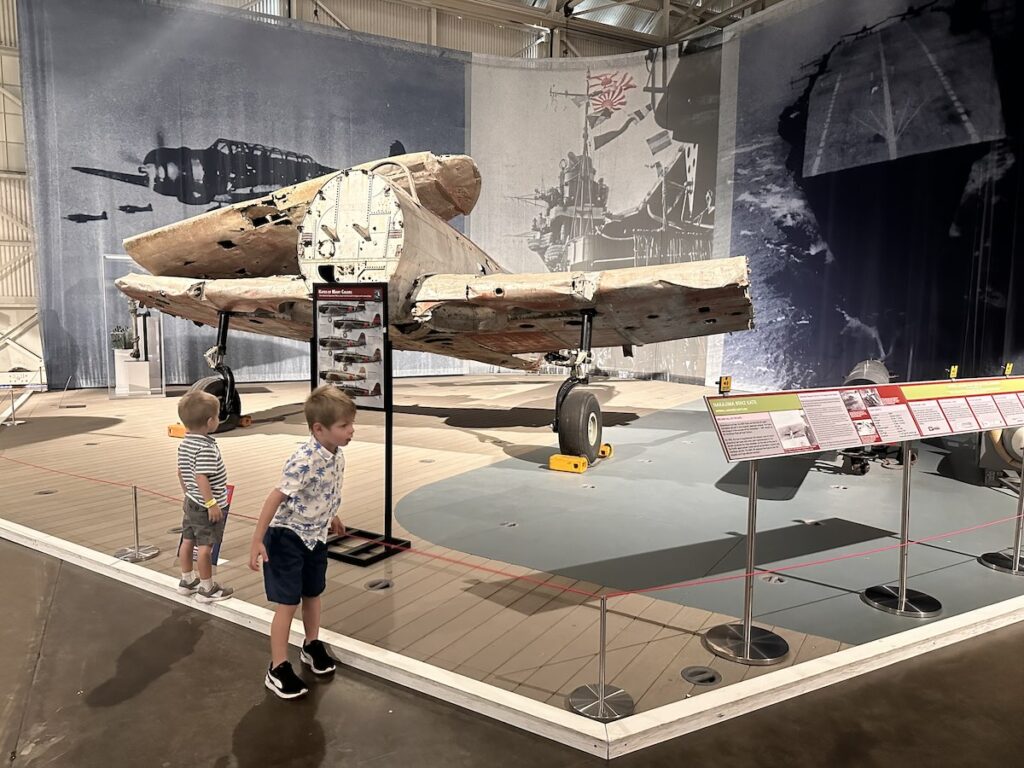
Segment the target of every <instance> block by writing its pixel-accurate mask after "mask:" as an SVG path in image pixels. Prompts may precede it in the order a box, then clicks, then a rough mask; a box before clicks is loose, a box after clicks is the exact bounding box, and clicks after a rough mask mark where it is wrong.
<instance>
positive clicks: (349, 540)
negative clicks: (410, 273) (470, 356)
mask: <svg viewBox="0 0 1024 768" xmlns="http://www.w3.org/2000/svg"><path fill="white" fill-rule="evenodd" d="M321 289H324V295H322V294H321ZM329 291H342V292H345V293H344V294H343V295H344V298H336V297H332V298H325V296H332V294H331V293H329ZM339 295H340V294H339ZM387 297H388V284H387V283H331V284H317V285H314V286H313V315H314V318H318V317H319V315H320V307H321V304H320V302H321V301H325V302H337V301H341V302H343V303H353V302H362V303H364V304H365V305H366V306H370V305H371V304H379V305H380V309H379V316H380V317H381V318H383V320H382V321H381V323H380V328H381V336H382V338H381V346H382V348H383V353H382V356H381V357H379V358H377V357H374V358H373V359H372V360H368V362H367V365H372V364H374V363H376V362H377V361H378V360H379V361H380V363H381V368H382V370H381V379H382V382H381V383H382V385H383V390H382V391H381V394H382V395H383V401H384V532H383V533H377V532H375V531H367V530H363V529H361V528H346V529H345V533H344V534H343V535H341V536H329V537H328V538H327V556H328V557H330V558H332V559H334V560H340V561H341V562H343V563H347V564H348V565H358V566H360V567H366V566H370V565H373V564H374V563H379V562H380V561H381V560H385V559H387V558H389V557H393V556H394V555H397V554H399V553H400V552H405V551H406V550H408V549H411V548H412V542H411V541H409V540H408V539H399V538H396V537H395V536H394V535H393V533H392V527H393V518H394V509H393V507H394V504H393V501H392V485H393V468H394V456H393V444H394V441H393V439H392V433H393V431H394V430H393V425H392V422H393V414H394V397H393V393H392V391H391V390H392V386H393V384H394V378H393V373H392V349H391V337H390V335H389V334H388V322H387V319H388V317H389V314H388V312H389V310H388V300H387ZM371 311H375V310H371ZM319 339H320V333H319V331H318V322H317V320H314V322H313V339H312V341H311V346H310V356H311V361H312V370H311V376H310V379H311V380H310V383H311V385H312V387H314V388H315V387H316V386H317V385H318V384H319V383H320V380H319V374H318V365H317V355H318V345H319ZM356 346H359V345H356Z"/></svg>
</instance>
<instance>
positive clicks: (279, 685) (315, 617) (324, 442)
mask: <svg viewBox="0 0 1024 768" xmlns="http://www.w3.org/2000/svg"><path fill="white" fill-rule="evenodd" d="M303 410H304V411H305V415H306V423H307V424H308V425H309V430H310V433H311V435H310V438H309V440H308V441H307V442H306V443H304V444H303V445H302V446H300V447H299V449H298V450H296V451H295V453H293V454H292V457H291V458H290V459H288V462H287V463H286V464H285V465H284V472H283V473H282V476H281V480H280V481H279V482H278V484H277V487H276V488H274V490H272V491H271V492H270V495H269V496H267V500H266V501H265V502H264V503H263V509H262V511H261V512H260V517H259V522H257V523H256V530H255V531H254V532H253V538H252V547H251V549H250V552H249V567H250V568H252V569H253V570H254V571H255V570H258V569H259V561H260V559H261V558H262V560H263V582H264V586H265V587H266V591H267V599H268V600H270V601H271V602H272V603H276V604H277V607H276V608H275V611H274V621H273V623H272V624H271V627H270V654H271V660H270V668H269V669H268V670H267V676H266V679H265V680H264V684H265V685H266V686H267V688H269V689H270V690H271V691H273V692H274V693H275V694H276V695H277V696H280V697H281V698H282V699H294V698H298V697H299V696H303V695H305V694H306V693H307V692H308V691H309V689H308V688H307V687H306V685H305V683H303V682H302V680H301V679H300V678H299V676H298V675H296V674H295V672H294V670H293V669H292V666H291V664H290V663H289V662H288V636H289V634H290V631H291V624H292V619H293V618H294V617H295V611H296V609H297V608H298V606H299V603H300V602H301V603H302V624H303V627H304V628H305V630H306V638H305V642H304V643H303V646H302V651H301V653H300V654H299V658H300V659H301V660H302V663H303V664H305V665H306V666H308V667H309V668H310V669H311V670H312V672H313V673H314V674H317V675H327V674H330V673H331V672H333V671H334V668H335V663H336V660H335V659H334V658H333V657H332V656H331V654H330V653H329V652H328V650H327V646H325V645H324V644H323V643H322V642H321V641H320V639H319V633H320V594H321V593H322V592H323V591H324V587H325V586H326V583H327V543H326V542H327V535H328V532H330V533H335V534H342V533H344V531H345V527H344V526H343V525H342V523H341V520H340V519H338V516H337V511H338V507H339V506H340V505H341V483H342V476H343V475H344V472H345V456H344V454H343V453H342V451H341V449H342V448H343V447H344V446H346V445H348V444H349V441H350V440H352V434H353V430H354V427H353V422H354V421H355V416H356V407H355V403H353V402H352V399H351V398H350V397H349V396H348V395H346V394H345V393H343V392H341V391H340V390H338V389H336V388H335V387H334V386H332V385H331V384H325V385H323V386H321V387H317V388H316V389H315V390H313V392H311V393H310V395H309V397H307V398H306V403H305V406H304V409H303Z"/></svg>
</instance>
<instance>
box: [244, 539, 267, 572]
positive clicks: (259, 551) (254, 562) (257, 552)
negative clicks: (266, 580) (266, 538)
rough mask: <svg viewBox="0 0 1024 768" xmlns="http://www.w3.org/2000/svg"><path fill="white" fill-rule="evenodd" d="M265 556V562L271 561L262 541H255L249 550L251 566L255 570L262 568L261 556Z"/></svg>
mask: <svg viewBox="0 0 1024 768" xmlns="http://www.w3.org/2000/svg"><path fill="white" fill-rule="evenodd" d="M261 557H262V558H263V562H264V563H269V562H270V558H269V557H267V548H266V547H265V546H263V542H262V541H254V542H253V543H252V548H251V549H250V550H249V567H250V568H252V569H253V570H254V571H258V570H259V569H260V558H261Z"/></svg>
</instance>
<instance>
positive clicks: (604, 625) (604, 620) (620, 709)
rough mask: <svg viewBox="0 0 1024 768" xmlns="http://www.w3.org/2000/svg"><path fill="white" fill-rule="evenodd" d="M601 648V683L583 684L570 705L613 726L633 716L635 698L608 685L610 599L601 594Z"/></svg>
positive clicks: (599, 652)
mask: <svg viewBox="0 0 1024 768" xmlns="http://www.w3.org/2000/svg"><path fill="white" fill-rule="evenodd" d="M599 634H600V639H599V644H600V647H599V648H598V651H597V684H596V685H594V684H593V683H589V684H587V685H581V686H580V687H579V688H577V689H576V690H574V691H573V692H572V693H570V694H569V697H568V698H567V699H566V703H567V704H568V706H569V709H571V710H572V711H573V712H575V713H576V714H579V715H583V716H584V717H589V718H590V719H591V720H597V721H599V722H602V723H610V722H612V721H613V720H620V719H622V718H623V717H628V716H629V715H632V714H633V711H634V710H635V709H636V705H635V704H634V703H633V697H632V696H630V695H629V694H628V693H626V692H625V691H624V690H622V689H621V688H619V687H618V686H615V685H608V682H607V679H606V677H607V674H608V664H607V660H606V658H605V656H606V651H607V648H606V645H607V641H608V597H607V596H606V595H601V617H600V633H599Z"/></svg>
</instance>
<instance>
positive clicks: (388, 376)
mask: <svg viewBox="0 0 1024 768" xmlns="http://www.w3.org/2000/svg"><path fill="white" fill-rule="evenodd" d="M387 295H388V286H387V283H320V284H317V285H314V286H313V342H312V351H311V357H312V366H311V369H312V373H311V377H310V378H311V384H312V386H313V387H314V388H315V387H317V386H319V385H320V384H324V383H329V384H333V385H334V386H336V387H338V388H339V389H341V390H342V391H343V392H345V393H346V394H348V395H349V396H350V397H351V398H352V399H353V400H354V401H355V403H356V406H357V407H359V408H373V409H383V411H384V533H375V532H373V531H364V530H361V529H359V528H348V529H346V532H345V534H344V535H343V536H332V537H330V538H329V539H328V540H327V554H328V556H329V557H332V558H334V559H335V560H340V561H342V562H343V563H349V564H351V565H358V566H362V567H365V566H368V565H373V564H374V563H377V562H380V561H381V560H384V559H386V558H388V557H391V556H392V555H396V554H398V553H399V552H402V551H404V550H406V549H409V548H410V547H411V542H409V541H408V540H407V539H396V538H394V536H393V535H392V511H393V510H392V494H391V486H392V480H393V474H392V432H393V430H392V414H393V412H394V407H393V405H394V403H393V399H392V392H391V386H392V368H391V340H390V338H389V337H388V307H387Z"/></svg>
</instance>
